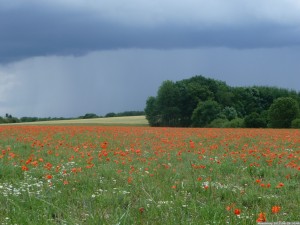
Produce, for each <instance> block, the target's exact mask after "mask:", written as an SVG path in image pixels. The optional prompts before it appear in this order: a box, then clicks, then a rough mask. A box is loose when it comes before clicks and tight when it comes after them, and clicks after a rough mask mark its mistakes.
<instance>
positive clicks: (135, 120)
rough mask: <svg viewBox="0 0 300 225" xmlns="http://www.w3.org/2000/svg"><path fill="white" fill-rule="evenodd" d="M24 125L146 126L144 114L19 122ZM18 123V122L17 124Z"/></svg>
mask: <svg viewBox="0 0 300 225" xmlns="http://www.w3.org/2000/svg"><path fill="white" fill-rule="evenodd" d="M20 124H24V125H103V126H112V125H113V126H116V125H118V126H148V125H149V124H148V121H147V120H146V117H145V116H122V117H105V118H94V119H74V120H51V121H38V122H30V123H19V125H20ZM17 125H18V124H17Z"/></svg>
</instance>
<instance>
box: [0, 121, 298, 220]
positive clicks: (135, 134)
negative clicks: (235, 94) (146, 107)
mask: <svg viewBox="0 0 300 225" xmlns="http://www.w3.org/2000/svg"><path fill="white" fill-rule="evenodd" d="M299 137H300V130H271V129H269V130H263V129H260V130H259V129H257V130H256V129H182V128H180V129H179V128H151V127H109V126H106V127H100V126H1V127H0V148H1V151H0V224H256V223H257V222H266V221H267V222H272V221H273V222H278V221H287V222H296V221H300V214H299V212H300V195H299V193H300V185H299V184H300V174H299V172H300V163H299V161H300V140H299Z"/></svg>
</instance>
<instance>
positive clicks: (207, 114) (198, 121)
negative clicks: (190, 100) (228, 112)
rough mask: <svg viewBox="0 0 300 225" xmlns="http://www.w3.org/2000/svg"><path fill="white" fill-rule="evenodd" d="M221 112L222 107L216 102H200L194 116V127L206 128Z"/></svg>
mask: <svg viewBox="0 0 300 225" xmlns="http://www.w3.org/2000/svg"><path fill="white" fill-rule="evenodd" d="M220 112H221V106H220V105H219V103H218V102H216V101H213V100H207V101H204V102H199V103H198V106H197V108H196V109H195V110H194V112H193V115H192V125H193V126H194V127H204V126H206V125H208V124H209V123H210V122H212V121H213V120H214V119H216V118H217V117H218V115H219V114H220Z"/></svg>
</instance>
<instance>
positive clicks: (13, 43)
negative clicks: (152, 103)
mask: <svg viewBox="0 0 300 225" xmlns="http://www.w3.org/2000/svg"><path fill="white" fill-rule="evenodd" d="M43 2H44V3H43ZM45 2H46V1H41V2H40V3H37V2H35V1H28V3H27V4H18V5H17V6H12V7H7V8H4V9H0V29H1V34H0V63H1V62H2V63H5V62H12V61H15V60H19V59H24V58H29V57H33V56H44V55H82V54H85V53H87V52H90V51H97V50H108V49H121V48H150V49H176V48H197V47H229V48H261V47H278V46H294V45H299V44H300V28H299V24H297V23H296V24H293V23H279V22H277V21H276V20H267V19H263V20H261V21H258V20H254V19H253V21H252V20H250V21H245V23H239V22H237V21H233V22H227V23H222V22H220V21H222V18H218V21H217V22H214V20H213V19H211V18H205V17H204V18H201V17H200V18H195V19H193V18H191V19H189V20H187V21H185V22H181V21H180V19H178V20H176V19H175V17H174V16H173V17H172V16H169V17H168V15H166V17H167V19H166V21H164V22H155V18H154V16H152V14H151V16H150V20H151V19H152V20H154V22H152V23H150V24H149V22H147V21H144V20H145V19H144V18H143V17H141V18H139V15H134V16H133V18H129V19H126V16H125V15H127V14H126V13H128V17H130V15H129V14H130V13H132V14H136V12H135V11H128V12H124V14H125V15H123V16H124V18H122V16H119V15H118V14H117V16H116V19H115V18H112V16H111V15H110V14H109V13H104V12H103V11H101V10H95V11H90V10H87V9H85V8H83V9H82V10H80V7H77V8H76V7H75V8H74V7H73V8H72V7H69V8H68V7H66V6H65V5H64V6H60V5H59V4H49V3H47V4H46V3H45ZM54 2H55V1H54ZM133 2H134V1H133ZM2 4H3V3H2ZM162 4H163V3H162ZM69 5H70V6H71V5H72V4H71V3H70V4H69ZM112 5H114V4H113V3H112ZM0 6H1V5H0ZM162 8H163V9H164V7H163V6H162ZM137 10H145V9H140V8H138V9H137ZM151 10H152V9H151V8H150V9H149V11H151ZM170 10H172V8H171V9H170ZM141 13H143V12H141ZM145 13H147V12H145ZM163 13H164V12H163ZM163 13H162V14H163ZM165 13H167V12H165ZM179 13H180V12H179ZM185 13H186V15H184V16H182V18H189V15H188V12H185ZM199 13H201V12H199ZM107 14H109V15H107ZM120 14H121V15H122V11H120ZM119 17H120V18H119ZM122 19H123V20H124V21H122ZM234 19H237V20H238V19H239V17H237V18H234ZM250 19H252V17H250ZM127 20H128V21H127ZM139 20H141V21H139ZM182 20H183V19H182ZM210 20H212V21H213V22H210Z"/></svg>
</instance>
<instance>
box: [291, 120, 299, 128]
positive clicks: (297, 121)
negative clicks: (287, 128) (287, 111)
mask: <svg viewBox="0 0 300 225" xmlns="http://www.w3.org/2000/svg"><path fill="white" fill-rule="evenodd" d="M292 128H300V118H297V119H294V120H293V121H292Z"/></svg>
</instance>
